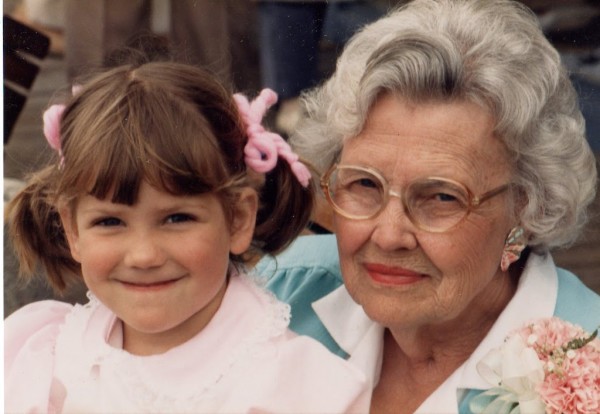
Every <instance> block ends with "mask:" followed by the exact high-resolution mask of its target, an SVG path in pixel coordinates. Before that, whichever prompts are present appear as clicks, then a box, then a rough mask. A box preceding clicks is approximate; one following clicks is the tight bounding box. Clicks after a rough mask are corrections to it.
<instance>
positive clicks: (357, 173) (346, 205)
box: [321, 164, 510, 233]
mask: <svg viewBox="0 0 600 414" xmlns="http://www.w3.org/2000/svg"><path fill="white" fill-rule="evenodd" d="M509 187H510V184H504V185H501V186H500V187H496V188H494V189H492V190H490V191H488V192H486V193H484V194H481V195H478V196H475V195H473V193H472V192H471V191H470V190H469V189H468V188H467V187H466V186H464V185H463V184H460V183H458V182H456V181H453V180H449V179H446V178H439V177H427V178H423V179H419V180H416V181H413V182H411V183H410V184H409V185H408V186H407V187H405V188H403V189H402V191H401V192H400V193H398V192H396V191H394V190H392V189H390V188H389V184H388V182H387V181H386V179H385V178H383V177H382V176H381V174H380V173H379V172H377V171H376V170H374V169H371V168H366V167H359V166H353V165H337V164H334V165H333V166H332V167H331V168H330V169H329V171H327V173H325V175H323V177H322V178H321V188H322V189H323V191H324V192H325V195H326V197H327V201H328V202H329V204H330V205H331V207H333V209H334V210H335V212H336V213H338V214H340V215H341V216H343V217H346V218H349V219H354V220H366V219H370V218H373V217H376V216H377V215H378V214H379V213H381V211H383V209H384V208H385V206H386V205H387V203H388V201H389V199H390V197H398V198H399V199H400V200H401V201H402V205H403V206H404V211H405V214H406V215H407V216H408V218H409V219H410V221H411V222H412V223H413V224H414V225H415V226H417V227H418V228H420V229H421V230H424V231H428V232H432V233H442V232H445V231H448V230H450V229H451V228H453V227H455V226H456V225H458V224H459V223H460V222H462V221H463V220H464V219H465V218H466V217H467V216H468V215H469V213H471V212H472V211H474V210H476V209H477V208H478V207H479V206H480V205H481V204H483V203H484V202H485V201H487V200H489V199H491V198H492V197H495V196H497V195H498V194H501V193H503V192H504V191H506V190H507V189H508V188H509Z"/></svg>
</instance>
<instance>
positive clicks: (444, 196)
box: [435, 193, 456, 201]
mask: <svg viewBox="0 0 600 414" xmlns="http://www.w3.org/2000/svg"><path fill="white" fill-rule="evenodd" d="M435 198H436V199H437V200H438V201H456V197H455V196H453V195H451V194H445V193H438V194H436V195H435Z"/></svg>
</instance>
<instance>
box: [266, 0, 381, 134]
mask: <svg viewBox="0 0 600 414" xmlns="http://www.w3.org/2000/svg"><path fill="white" fill-rule="evenodd" d="M381 14H382V13H381V11H380V10H379V8H378V7H376V5H374V4H372V2H371V1H368V0H333V1H325V0H309V1H296V0H258V1H257V19H258V27H257V30H258V39H259V56H260V75H261V82H262V85H263V87H268V88H271V89H273V90H274V91H275V92H277V94H278V95H279V97H280V100H281V102H280V105H279V108H278V111H277V114H276V117H275V127H276V128H277V129H278V130H280V131H281V132H283V133H285V134H290V133H292V132H293V130H294V128H295V126H296V124H297V122H298V120H299V119H300V117H301V115H302V114H301V108H300V102H299V99H298V97H299V96H300V94H301V93H302V91H304V90H306V89H309V88H311V87H313V86H315V85H316V84H317V83H319V82H320V81H321V80H323V73H324V69H323V67H324V66H325V65H324V62H323V60H324V57H323V56H322V55H323V54H322V53H320V50H321V47H322V45H323V41H328V42H329V43H331V44H332V45H334V47H336V48H337V47H341V46H343V45H344V43H345V42H346V41H347V40H348V39H349V38H350V36H351V35H352V34H354V32H355V31H356V30H357V29H359V28H360V27H361V26H363V25H365V24H366V23H369V22H371V21H373V20H375V19H377V18H378V17H380V16H381Z"/></svg>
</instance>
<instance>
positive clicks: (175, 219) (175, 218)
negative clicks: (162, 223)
mask: <svg viewBox="0 0 600 414" xmlns="http://www.w3.org/2000/svg"><path fill="white" fill-rule="evenodd" d="M193 219H194V218H193V217H192V216H190V215H189V214H185V213H177V214H171V215H170V216H169V217H167V223H184V222H186V221H191V220H193Z"/></svg>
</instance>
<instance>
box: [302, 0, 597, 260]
mask: <svg viewBox="0 0 600 414" xmlns="http://www.w3.org/2000/svg"><path fill="white" fill-rule="evenodd" d="M434 10H435V11H434ZM382 92H391V93H393V94H395V95H397V96H400V97H402V98H403V99H409V100H411V101H413V102H415V103H419V102H424V101H430V100H434V101H442V102H452V101H455V100H461V99H466V100H468V101H471V102H475V103H478V104H479V105H481V106H482V107H484V108H487V109H488V110H489V111H490V112H491V113H492V114H493V116H494V117H495V119H496V127H495V134H496V136H497V137H498V138H499V139H501V140H502V141H503V142H504V144H505V146H506V148H507V149H508V153H509V154H510V156H511V157H512V162H513V169H514V171H513V183H514V184H515V188H516V189H517V191H518V192H519V193H520V194H522V195H524V196H525V199H526V205H525V207H524V209H523V210H522V211H521V216H520V218H519V219H520V222H521V225H522V226H523V227H524V228H525V229H526V231H527V232H528V233H529V234H530V235H531V239H530V242H529V245H530V246H531V247H532V248H533V249H534V250H536V251H538V252H543V251H546V250H547V249H549V248H552V247H558V246H566V245H568V244H570V243H572V242H573V241H574V240H575V239H576V238H577V236H578V235H579V233H580V231H581V229H582V227H583V226H584V224H585V222H586V221H587V216H586V209H587V206H588V205H589V204H590V203H591V201H592V200H593V198H594V194H595V191H596V181H597V173H596V165H595V158H594V155H593V153H592V151H591V149H590V147H589V145H588V143H587V141H586V138H585V123H584V119H583V117H582V114H581V112H580V110H579V107H578V102H577V95H576V93H575V91H574V89H573V86H572V84H571V82H570V80H569V77H568V74H567V73H566V71H565V69H564V68H563V66H562V65H561V62H560V57H559V54H558V52H557V51H556V49H555V48H554V47H553V46H552V45H551V44H550V43H549V42H548V41H547V39H546V38H545V37H544V35H543V33H542V31H541V29H540V27H539V25H538V22H537V19H536V17H535V15H533V13H532V12H531V11H530V10H529V9H527V8H525V7H524V6H522V5H520V4H518V3H516V2H513V1H510V0H494V1H489V0H415V1H413V2H411V4H410V6H409V7H408V8H407V7H406V6H403V7H401V8H399V9H398V10H395V11H392V12H391V13H389V14H388V15H387V16H386V17H384V18H382V19H380V20H379V21H377V22H375V23H373V24H371V25H369V26H366V27H365V28H364V29H363V30H361V31H360V32H359V33H357V34H356V35H355V36H354V37H353V38H352V39H351V41H350V42H349V43H348V45H347V46H346V48H345V49H344V52H343V53H342V55H341V56H340V58H339V60H338V63H337V68H336V72H335V74H334V75H333V77H332V78H331V79H330V80H328V81H327V82H326V83H325V84H324V85H323V86H322V87H320V88H316V89H314V90H312V91H310V92H309V93H307V94H305V95H304V97H303V98H304V103H305V107H306V110H307V115H308V116H307V118H306V119H305V121H304V122H303V124H302V125H301V126H300V128H299V129H298V132H297V133H296V134H295V135H294V136H293V137H292V144H293V145H294V146H295V147H296V149H297V150H298V151H299V152H300V153H301V154H302V155H303V156H304V158H306V159H308V160H310V161H311V162H313V163H314V164H315V166H316V167H317V168H318V169H319V170H320V171H321V172H322V171H324V170H326V169H327V168H328V167H329V166H330V165H331V164H333V163H334V162H335V161H336V159H337V157H338V156H339V153H340V151H341V148H342V146H343V143H344V140H346V139H351V138H352V137H353V136H356V135H357V134H358V133H359V132H360V130H361V129H362V127H363V124H364V122H365V118H366V116H367V113H368V111H369V108H370V107H371V105H372V104H373V102H374V100H375V99H376V98H377V96H378V95H379V94H381V93H382Z"/></svg>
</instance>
